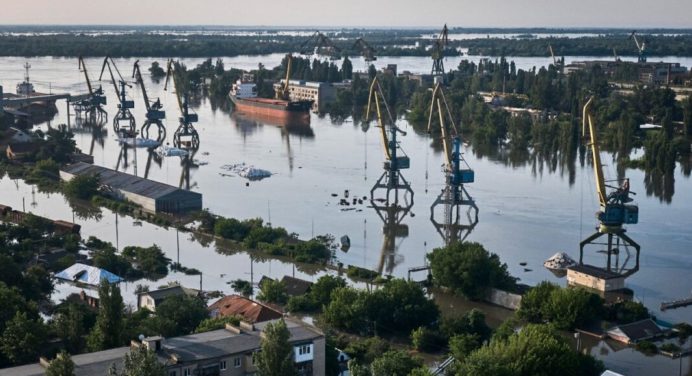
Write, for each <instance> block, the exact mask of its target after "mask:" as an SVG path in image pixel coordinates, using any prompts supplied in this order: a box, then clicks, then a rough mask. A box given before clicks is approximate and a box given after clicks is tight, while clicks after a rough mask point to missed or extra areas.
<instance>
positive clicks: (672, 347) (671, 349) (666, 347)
mask: <svg viewBox="0 0 692 376" xmlns="http://www.w3.org/2000/svg"><path fill="white" fill-rule="evenodd" d="M658 349H659V350H661V351H665V352H668V353H672V354H675V353H679V352H680V346H678V345H676V344H674V343H672V342H668V343H664V344H662V345H661V346H659V348H658Z"/></svg>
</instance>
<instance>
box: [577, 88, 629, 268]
mask: <svg viewBox="0 0 692 376" xmlns="http://www.w3.org/2000/svg"><path fill="white" fill-rule="evenodd" d="M593 101H594V98H593V97H591V98H589V100H588V101H587V102H586V104H585V105H584V114H583V126H582V134H583V136H584V138H585V139H586V138H587V137H588V139H589V145H590V146H591V153H592V159H593V168H594V175H595V178H596V179H595V180H596V193H597V196H598V201H599V204H600V209H599V211H598V212H597V213H596V217H597V219H598V222H599V226H598V228H597V230H596V232H595V233H594V234H593V235H591V236H589V237H587V238H586V239H584V240H583V241H582V242H581V243H580V244H579V263H580V264H583V259H584V247H585V246H586V245H588V244H594V245H600V246H606V249H605V250H604V251H605V253H607V256H608V261H607V266H606V270H607V271H609V272H610V271H613V268H612V266H611V257H612V255H616V256H618V257H619V253H620V247H621V246H622V247H624V249H625V251H626V252H627V254H628V257H629V247H633V248H634V249H635V250H636V264H635V266H634V268H633V269H630V270H626V271H625V270H621V271H622V273H621V274H622V275H624V276H625V277H626V276H629V275H632V274H634V273H636V272H637V270H639V251H640V246H639V244H637V243H636V242H635V241H634V240H632V239H631V238H630V237H629V236H627V234H626V233H625V231H626V230H625V228H624V227H623V225H625V224H636V223H637V222H638V220H639V207H638V206H637V205H636V204H631V202H632V198H631V197H630V195H633V194H635V193H634V192H631V191H630V185H629V179H627V178H625V179H624V180H623V181H622V183H621V184H619V186H610V185H607V184H606V183H607V182H606V180H605V179H604V177H603V167H602V165H601V155H600V148H599V146H598V133H597V129H596V125H595V124H594V119H593V115H592V114H591V106H592V105H593ZM587 132H588V136H587ZM618 183H620V182H618ZM608 190H610V192H608ZM604 235H605V236H606V237H607V242H606V243H598V242H597V240H598V239H599V238H600V237H602V236H604Z"/></svg>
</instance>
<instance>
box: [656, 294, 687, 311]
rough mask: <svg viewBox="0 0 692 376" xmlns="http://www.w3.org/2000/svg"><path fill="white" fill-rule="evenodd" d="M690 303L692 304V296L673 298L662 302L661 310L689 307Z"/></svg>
mask: <svg viewBox="0 0 692 376" xmlns="http://www.w3.org/2000/svg"><path fill="white" fill-rule="evenodd" d="M688 305H692V297H689V298H685V299H678V300H673V301H671V302H663V303H661V311H665V310H667V309H675V308H681V307H687V306H688Z"/></svg>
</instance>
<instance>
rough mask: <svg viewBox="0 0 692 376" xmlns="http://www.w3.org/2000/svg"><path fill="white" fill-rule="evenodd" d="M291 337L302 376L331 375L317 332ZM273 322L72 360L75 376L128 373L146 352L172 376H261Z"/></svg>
mask: <svg viewBox="0 0 692 376" xmlns="http://www.w3.org/2000/svg"><path fill="white" fill-rule="evenodd" d="M285 322H286V326H287V327H288V331H289V332H290V337H289V340H288V341H289V343H290V344H291V346H292V350H293V356H292V358H293V361H294V363H295V366H296V369H297V370H298V374H299V375H304V376H324V375H325V338H324V334H323V333H322V332H321V331H319V330H318V329H317V328H315V327H313V326H309V325H307V324H305V323H303V322H301V321H298V320H286V321H285ZM268 324H269V322H264V323H261V324H255V325H252V324H248V323H241V325H240V326H232V325H228V326H226V328H225V329H219V330H213V331H209V332H205V333H196V334H191V335H187V336H181V337H174V338H163V337H160V336H156V337H148V338H143V339H142V340H141V341H132V344H131V346H130V347H118V348H115V349H111V350H106V351H99V352H95V353H88V354H80V355H74V356H72V361H73V362H74V363H75V368H74V374H75V376H85V375H106V374H108V369H109V368H110V367H111V365H112V364H115V365H116V367H117V369H118V370H122V369H123V366H122V364H123V358H124V357H125V355H126V354H128V353H129V352H130V351H131V349H133V348H138V347H145V348H147V349H149V350H150V351H153V352H155V353H156V356H157V358H158V361H159V363H161V364H163V365H164V366H165V368H166V373H165V374H166V375H167V376H191V375H205V376H251V375H256V373H257V367H256V366H255V359H256V358H255V355H256V354H257V353H258V351H259V350H260V345H261V341H262V337H263V335H264V334H263V332H264V330H265V329H266V327H267V325H268ZM47 365H48V361H47V360H42V362H41V363H34V364H29V365H26V366H20V367H14V368H8V369H3V370H2V374H8V375H22V376H38V375H44V374H45V369H44V366H47Z"/></svg>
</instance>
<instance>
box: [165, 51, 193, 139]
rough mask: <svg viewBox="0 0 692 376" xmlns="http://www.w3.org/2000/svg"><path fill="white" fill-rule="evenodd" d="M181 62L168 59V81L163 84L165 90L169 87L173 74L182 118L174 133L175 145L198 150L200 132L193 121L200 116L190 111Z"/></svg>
mask: <svg viewBox="0 0 692 376" xmlns="http://www.w3.org/2000/svg"><path fill="white" fill-rule="evenodd" d="M178 64H179V63H177V62H175V63H174V62H173V60H172V59H171V60H168V66H167V69H166V82H165V83H164V85H163V90H167V89H168V82H169V80H170V78H171V76H173V86H174V87H175V97H176V99H177V100H178V108H179V109H180V114H181V116H180V118H178V120H179V125H178V129H176V130H175V133H173V146H175V147H177V148H181V149H188V150H197V149H198V148H199V134H198V133H197V130H196V129H195V127H194V125H193V123H196V122H197V121H198V120H199V118H198V117H197V114H195V113H192V112H190V104H189V102H190V100H189V94H188V92H187V90H186V89H185V85H184V83H183V82H182V80H183V77H182V72H180V69H179V65H178Z"/></svg>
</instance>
